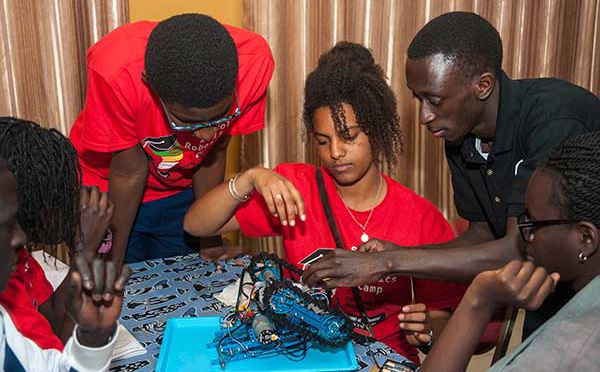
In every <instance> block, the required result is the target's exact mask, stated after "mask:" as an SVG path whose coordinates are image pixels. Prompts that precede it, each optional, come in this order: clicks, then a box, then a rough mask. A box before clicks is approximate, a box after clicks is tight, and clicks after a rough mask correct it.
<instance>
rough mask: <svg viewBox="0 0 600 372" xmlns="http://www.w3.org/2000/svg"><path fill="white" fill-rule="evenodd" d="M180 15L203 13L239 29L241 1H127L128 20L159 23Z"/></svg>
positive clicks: (240, 23)
mask: <svg viewBox="0 0 600 372" xmlns="http://www.w3.org/2000/svg"><path fill="white" fill-rule="evenodd" d="M180 13H203V14H208V15H210V16H211V17H214V18H216V19H218V20H219V21H221V22H223V23H226V24H229V25H232V26H238V27H240V26H241V25H242V0H129V19H130V20H131V21H132V22H134V21H139V20H142V19H150V20H156V21H159V20H161V19H165V18H168V17H170V16H172V15H175V14H180Z"/></svg>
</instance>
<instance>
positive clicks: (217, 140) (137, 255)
mask: <svg viewBox="0 0 600 372" xmlns="http://www.w3.org/2000/svg"><path fill="white" fill-rule="evenodd" d="M273 65H274V61H273V56H272V54H271V50H270V48H269V46H268V44H267V42H266V41H265V40H264V39H263V38H262V37H261V36H259V35H257V34H255V33H253V32H250V31H247V30H243V29H240V28H237V27H232V26H228V25H223V24H221V23H219V22H218V21H217V20H215V19H213V18H211V17H209V16H207V15H204V14H194V13H190V14H178V15H175V16H173V17H170V18H167V19H165V20H163V21H161V22H149V21H140V22H134V23H131V24H127V25H123V26H121V27H118V28H116V29H115V30H113V31H111V32H110V33H109V34H107V35H106V36H104V37H103V38H102V39H101V40H100V41H98V42H97V43H96V44H94V45H93V46H91V47H90V49H89V50H88V53H87V92H86V101H85V107H84V108H83V111H82V112H81V113H80V114H79V116H78V117H77V119H76V121H75V123H74V124H73V127H72V129H71V133H70V135H69V138H70V139H71V141H72V142H73V144H74V146H75V148H76V149H77V153H78V155H79V159H80V161H81V165H82V170H83V184H84V185H95V186H98V187H99V188H100V190H102V191H106V192H109V193H110V198H111V201H112V202H113V203H114V205H115V211H114V215H113V221H112V223H111V231H112V232H113V247H112V251H111V254H112V256H113V257H114V258H115V259H116V260H117V261H118V262H121V263H122V262H137V261H143V260H148V259H152V258H161V257H169V256H175V255H181V254H188V253H194V252H198V251H199V250H200V248H204V249H202V250H201V251H200V254H201V256H202V257H206V258H208V257H210V256H211V247H214V246H219V245H221V244H222V242H221V239H220V237H211V238H204V239H202V240H200V241H198V239H188V237H187V236H186V235H185V234H184V231H183V228H182V224H183V222H182V221H183V215H184V214H185V212H186V211H187V209H188V208H189V206H190V204H191V203H192V201H193V200H194V198H196V197H198V196H200V195H202V194H203V193H204V192H206V190H209V189H211V188H212V187H214V186H216V185H218V184H219V183H221V182H222V181H223V179H224V174H225V161H226V150H227V146H228V144H229V140H230V138H231V136H234V135H244V134H249V133H252V132H255V131H258V130H261V129H262V128H263V127H264V120H265V107H266V96H267V93H266V90H267V86H268V85H269V81H270V80H271V76H272V74H273Z"/></svg>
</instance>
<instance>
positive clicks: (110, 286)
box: [102, 261, 117, 301]
mask: <svg viewBox="0 0 600 372" xmlns="http://www.w3.org/2000/svg"><path fill="white" fill-rule="evenodd" d="M116 277H117V265H116V264H115V262H114V261H107V262H106V277H105V278H104V293H103V294H102V299H103V300H104V301H110V300H112V298H113V294H114V290H115V279H116Z"/></svg>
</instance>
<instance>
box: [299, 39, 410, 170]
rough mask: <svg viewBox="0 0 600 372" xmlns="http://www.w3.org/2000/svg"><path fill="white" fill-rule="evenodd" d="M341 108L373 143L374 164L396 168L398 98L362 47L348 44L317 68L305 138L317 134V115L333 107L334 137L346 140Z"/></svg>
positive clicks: (307, 91)
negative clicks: (348, 108)
mask: <svg viewBox="0 0 600 372" xmlns="http://www.w3.org/2000/svg"><path fill="white" fill-rule="evenodd" d="M343 103H346V104H348V105H350V106H351V107H352V109H353V110H354V113H355V115H356V120H357V121H358V125H359V127H360V129H361V130H362V131H363V132H365V134H366V135H367V137H369V143H370V144H371V151H372V153H373V157H374V159H375V160H378V158H379V156H380V155H383V157H384V158H385V160H386V161H388V162H389V163H396V161H397V160H398V155H399V154H400V152H401V151H402V132H401V130H400V116H399V115H398V108H397V103H396V96H395V95H394V92H393V91H392V88H390V86H389V85H388V83H387V80H386V78H385V75H384V73H383V69H382V68H381V66H379V65H377V64H376V63H375V60H374V59H373V56H372V55H371V52H370V51H369V50H368V49H367V48H365V47H364V46H362V45H360V44H356V43H350V42H344V41H342V42H339V43H337V44H336V45H335V46H334V47H333V48H332V49H331V50H329V51H328V52H326V53H324V54H323V55H321V57H320V58H319V63H318V66H317V68H316V69H315V70H314V71H313V72H311V73H310V74H309V75H308V77H307V78H306V84H305V87H304V111H303V122H304V125H305V130H306V132H308V133H312V132H314V125H313V113H314V111H315V110H316V109H318V108H320V107H329V109H330V110H331V113H332V116H333V122H334V123H335V129H336V131H337V132H338V133H340V134H341V135H342V136H348V135H349V134H348V127H347V125H346V118H345V116H344V110H343V107H342V104H343Z"/></svg>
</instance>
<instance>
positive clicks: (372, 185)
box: [334, 165, 386, 212]
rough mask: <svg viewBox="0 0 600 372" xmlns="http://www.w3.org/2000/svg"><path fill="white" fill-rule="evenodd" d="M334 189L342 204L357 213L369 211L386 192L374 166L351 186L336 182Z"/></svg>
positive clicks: (381, 178) (379, 174)
mask: <svg viewBox="0 0 600 372" xmlns="http://www.w3.org/2000/svg"><path fill="white" fill-rule="evenodd" d="M334 182H335V180H334ZM380 184H381V186H380ZM335 187H336V189H337V192H338V193H339V195H340V196H341V197H342V199H343V201H344V203H346V205H347V206H348V207H349V208H351V209H353V210H355V211H359V212H364V211H369V210H371V209H372V208H373V207H374V206H375V205H377V204H379V203H380V202H381V200H383V198H384V196H385V192H386V184H385V180H384V179H383V176H382V175H381V173H380V172H379V170H378V169H377V167H376V166H375V165H372V166H371V168H369V170H368V171H367V173H365V175H364V176H363V177H362V178H361V179H360V180H358V181H356V182H355V183H353V184H352V185H340V184H338V183H337V182H336V183H335ZM377 191H379V195H377ZM375 198H377V200H375Z"/></svg>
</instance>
